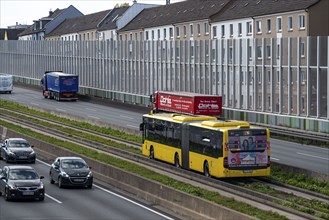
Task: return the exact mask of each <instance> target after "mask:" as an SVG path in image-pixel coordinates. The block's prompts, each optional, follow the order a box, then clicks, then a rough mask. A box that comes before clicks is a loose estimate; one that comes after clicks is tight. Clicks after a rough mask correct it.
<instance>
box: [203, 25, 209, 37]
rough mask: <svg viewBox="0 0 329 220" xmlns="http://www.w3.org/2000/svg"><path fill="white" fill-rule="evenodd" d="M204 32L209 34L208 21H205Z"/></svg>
mask: <svg viewBox="0 0 329 220" xmlns="http://www.w3.org/2000/svg"><path fill="white" fill-rule="evenodd" d="M204 34H205V35H209V25H208V23H207V22H205V23H204Z"/></svg>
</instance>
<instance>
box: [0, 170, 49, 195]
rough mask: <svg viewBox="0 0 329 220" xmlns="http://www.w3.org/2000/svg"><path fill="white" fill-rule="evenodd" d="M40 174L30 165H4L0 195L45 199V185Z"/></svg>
mask: <svg viewBox="0 0 329 220" xmlns="http://www.w3.org/2000/svg"><path fill="white" fill-rule="evenodd" d="M43 178H44V177H43V176H39V175H38V173H37V172H36V171H35V169H34V168H32V167H30V166H4V167H3V169H2V170H0V195H2V194H3V195H4V196H5V198H6V200H7V201H8V200H11V199H39V200H40V201H43V200H44V199H45V187H44V185H43V183H42V182H41V179H43Z"/></svg>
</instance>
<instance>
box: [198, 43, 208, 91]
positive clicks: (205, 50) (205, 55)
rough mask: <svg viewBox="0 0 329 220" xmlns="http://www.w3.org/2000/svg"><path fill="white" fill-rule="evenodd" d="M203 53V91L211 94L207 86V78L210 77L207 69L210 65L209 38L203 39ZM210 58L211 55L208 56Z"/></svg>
mask: <svg viewBox="0 0 329 220" xmlns="http://www.w3.org/2000/svg"><path fill="white" fill-rule="evenodd" d="M208 53H209V51H208ZM202 54H203V66H202V72H203V93H204V94H209V90H208V89H209V88H207V79H208V77H207V71H206V69H207V65H208V63H207V55H209V54H207V40H203V53H202ZM208 58H209V56H208ZM200 72H201V71H200ZM207 90H208V91H207Z"/></svg>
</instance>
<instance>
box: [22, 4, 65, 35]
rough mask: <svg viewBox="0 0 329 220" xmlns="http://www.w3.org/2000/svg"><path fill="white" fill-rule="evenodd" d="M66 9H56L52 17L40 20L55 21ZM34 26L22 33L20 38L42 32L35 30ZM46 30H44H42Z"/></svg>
mask: <svg viewBox="0 0 329 220" xmlns="http://www.w3.org/2000/svg"><path fill="white" fill-rule="evenodd" d="M64 10H65V9H58V8H57V9H56V10H55V11H54V12H52V13H51V14H50V15H48V16H47V17H43V18H40V19H39V20H53V19H54V18H55V17H57V16H58V15H59V14H60V13H62V12H63V11H64ZM34 25H35V24H32V25H31V26H29V27H27V28H26V29H25V30H24V31H23V32H21V33H20V34H19V35H18V36H24V35H30V34H33V33H36V32H40V29H38V30H34ZM42 30H44V29H42Z"/></svg>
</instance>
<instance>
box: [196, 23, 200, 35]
mask: <svg viewBox="0 0 329 220" xmlns="http://www.w3.org/2000/svg"><path fill="white" fill-rule="evenodd" d="M197 31H198V35H200V34H201V27H200V24H198V25H197Z"/></svg>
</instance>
